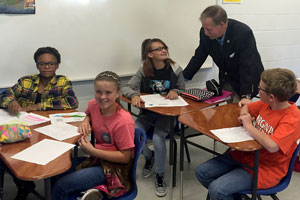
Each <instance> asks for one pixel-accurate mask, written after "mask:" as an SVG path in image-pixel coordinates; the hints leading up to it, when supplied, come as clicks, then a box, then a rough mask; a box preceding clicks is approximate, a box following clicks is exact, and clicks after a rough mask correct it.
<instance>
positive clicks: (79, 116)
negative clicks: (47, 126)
mask: <svg viewBox="0 0 300 200" xmlns="http://www.w3.org/2000/svg"><path fill="white" fill-rule="evenodd" d="M85 116H86V114H85V113H84V112H71V113H56V114H50V115H49V117H50V120H51V123H52V124H55V123H61V122H63V123H67V122H78V121H82V120H83V119H84V118H85Z"/></svg>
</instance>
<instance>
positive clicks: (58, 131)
mask: <svg viewBox="0 0 300 200" xmlns="http://www.w3.org/2000/svg"><path fill="white" fill-rule="evenodd" d="M35 130H36V131H38V132H40V133H42V134H45V135H48V136H49V137H52V138H54V139H57V140H60V141H61V140H65V139H68V138H71V137H74V136H76V135H79V133H78V132H77V127H76V126H73V125H70V124H65V123H56V124H50V125H47V126H43V127H40V128H36V129H35Z"/></svg>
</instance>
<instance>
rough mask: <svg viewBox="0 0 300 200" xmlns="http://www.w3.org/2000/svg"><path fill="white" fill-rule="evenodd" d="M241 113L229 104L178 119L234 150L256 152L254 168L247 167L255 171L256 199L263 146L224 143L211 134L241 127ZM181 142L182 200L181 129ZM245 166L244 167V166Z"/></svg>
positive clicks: (181, 187)
mask: <svg viewBox="0 0 300 200" xmlns="http://www.w3.org/2000/svg"><path fill="white" fill-rule="evenodd" d="M239 113H240V108H239V107H238V105H237V103H234V104H227V105H223V106H218V107H214V108H209V109H206V110H198V111H193V112H189V113H185V114H183V115H180V116H179V117H178V120H179V122H181V123H182V126H183V125H186V126H188V127H190V128H193V129H195V130H197V131H199V132H200V133H202V134H203V135H206V136H208V137H210V138H212V139H214V140H216V141H219V142H221V143H223V144H225V145H227V146H228V147H230V148H232V149H236V150H239V151H255V157H254V167H249V166H245V167H248V168H251V169H252V170H254V176H253V185H252V190H253V193H252V199H253V200H254V199H256V190H257V175H258V158H259V150H260V149H261V148H262V146H261V145H260V144H259V143H257V142H256V141H254V140H251V141H245V142H237V143H224V142H222V141H221V140H220V139H219V138H218V137H216V136H215V135H214V134H212V133H211V132H210V130H213V129H220V128H229V127H236V126H240V123H239V122H238V119H237V118H238V116H239ZM181 131H182V132H181V140H180V176H181V182H180V199H182V198H183V181H182V180H183V179H182V177H183V156H184V154H183V141H184V138H183V137H184V132H183V131H184V130H183V129H181ZM199 148H201V149H203V150H205V151H208V152H210V153H214V154H217V155H221V154H219V153H217V152H214V151H212V150H210V149H207V148H205V147H202V146H200V145H199ZM243 166H244V165H243Z"/></svg>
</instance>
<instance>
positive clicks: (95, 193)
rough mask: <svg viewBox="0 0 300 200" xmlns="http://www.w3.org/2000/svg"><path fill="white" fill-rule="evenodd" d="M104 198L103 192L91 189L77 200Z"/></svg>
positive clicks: (98, 199) (99, 199)
mask: <svg viewBox="0 0 300 200" xmlns="http://www.w3.org/2000/svg"><path fill="white" fill-rule="evenodd" d="M102 198H103V196H102V194H101V192H100V191H99V190H97V189H89V190H87V191H86V192H84V195H83V196H82V197H80V198H77V200H101V199H102Z"/></svg>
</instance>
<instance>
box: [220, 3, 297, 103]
mask: <svg viewBox="0 0 300 200" xmlns="http://www.w3.org/2000/svg"><path fill="white" fill-rule="evenodd" d="M217 3H218V4H219V5H221V6H222V7H223V8H224V9H225V10H226V11H227V13H228V15H229V18H233V19H237V20H239V21H242V22H244V23H246V24H248V25H249V26H250V27H251V28H252V30H253V31H254V35H255V38H256V42H257V46H258V50H259V52H260V55H261V58H262V62H263V65H264V67H265V69H270V68H276V67H280V68H288V69H290V70H292V71H293V72H294V73H295V74H296V76H297V77H300V37H299V36H300V23H299V21H300V9H299V7H300V1H299V0H285V1H274V0H242V3H241V4H222V0H217ZM299 104H300V101H298V102H297V105H299Z"/></svg>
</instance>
